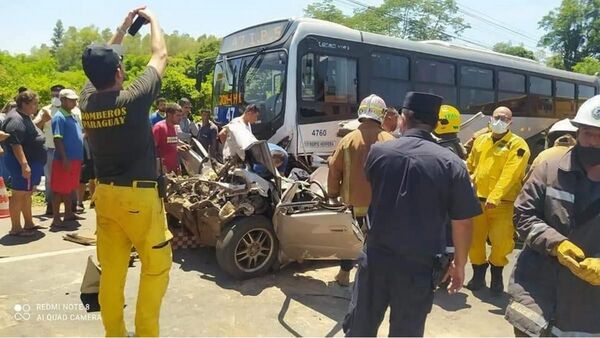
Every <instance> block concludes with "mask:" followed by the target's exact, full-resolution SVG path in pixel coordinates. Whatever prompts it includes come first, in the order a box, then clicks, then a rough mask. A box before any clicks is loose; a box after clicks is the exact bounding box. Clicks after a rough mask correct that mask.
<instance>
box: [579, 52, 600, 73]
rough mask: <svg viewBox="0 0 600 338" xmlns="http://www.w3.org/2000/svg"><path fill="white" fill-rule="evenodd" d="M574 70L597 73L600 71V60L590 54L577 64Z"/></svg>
mask: <svg viewBox="0 0 600 338" xmlns="http://www.w3.org/2000/svg"><path fill="white" fill-rule="evenodd" d="M573 71H574V72H577V73H581V74H588V75H596V74H598V73H600V60H598V59H596V58H593V57H590V56H588V57H586V58H584V59H583V60H582V61H580V62H578V63H577V64H575V66H573Z"/></svg>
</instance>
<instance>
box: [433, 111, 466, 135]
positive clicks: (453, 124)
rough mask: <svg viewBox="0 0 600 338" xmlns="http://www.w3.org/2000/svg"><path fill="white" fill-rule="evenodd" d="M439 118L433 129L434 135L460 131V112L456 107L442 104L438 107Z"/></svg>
mask: <svg viewBox="0 0 600 338" xmlns="http://www.w3.org/2000/svg"><path fill="white" fill-rule="evenodd" d="M439 116H440V118H439V120H438V123H437V126H436V127H435V130H434V131H433V132H434V133H435V134H436V135H443V134H451V133H458V132H459V131H460V112H459V111H458V109H456V108H454V107H452V106H449V105H446V104H444V105H442V106H441V107H440V115H439Z"/></svg>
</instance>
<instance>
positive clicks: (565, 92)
mask: <svg viewBox="0 0 600 338" xmlns="http://www.w3.org/2000/svg"><path fill="white" fill-rule="evenodd" d="M555 85H556V92H555V93H556V97H555V98H554V102H555V105H556V114H557V115H558V116H559V117H560V118H563V117H574V116H575V113H576V110H577V108H576V104H575V84H574V83H570V82H564V81H555Z"/></svg>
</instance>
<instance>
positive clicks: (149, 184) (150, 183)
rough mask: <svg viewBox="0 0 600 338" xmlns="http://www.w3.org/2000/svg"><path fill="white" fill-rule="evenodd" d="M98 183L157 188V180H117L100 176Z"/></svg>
mask: <svg viewBox="0 0 600 338" xmlns="http://www.w3.org/2000/svg"><path fill="white" fill-rule="evenodd" d="M97 181H98V183H100V184H106V185H114V186H117V187H133V188H157V187H158V182H156V181H117V180H110V179H103V178H98V179H97Z"/></svg>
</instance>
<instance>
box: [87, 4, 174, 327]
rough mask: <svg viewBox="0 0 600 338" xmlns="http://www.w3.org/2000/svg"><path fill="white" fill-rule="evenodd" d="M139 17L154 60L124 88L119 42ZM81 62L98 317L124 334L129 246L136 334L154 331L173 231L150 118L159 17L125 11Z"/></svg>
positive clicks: (163, 59) (160, 68)
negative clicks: (135, 284) (136, 278)
mask: <svg viewBox="0 0 600 338" xmlns="http://www.w3.org/2000/svg"><path fill="white" fill-rule="evenodd" d="M136 15H137V16H139V17H143V18H144V19H146V20H147V21H148V22H149V23H150V30H151V33H150V35H151V48H152V57H151V58H150V61H149V62H148V65H147V67H146V69H145V70H144V71H143V72H142V74H141V75H140V76H139V77H138V78H137V79H135V80H134V81H133V82H132V83H131V85H130V86H129V87H127V88H123V82H124V80H125V69H124V66H123V63H122V56H121V55H120V52H119V48H118V47H119V46H118V45H120V44H121V42H122V40H123V37H124V35H125V33H126V30H127V29H128V28H129V27H131V26H132V24H133V20H134V18H135V17H136ZM82 64H83V70H84V72H85V74H86V76H87V77H88V79H89V80H90V82H88V83H87V84H86V86H85V87H84V89H83V91H82V93H81V95H80V108H81V117H82V122H83V127H84V128H85V133H86V136H87V138H88V141H89V146H90V151H91V153H92V157H93V158H94V161H95V168H96V171H97V172H96V177H97V182H98V185H97V187H96V192H95V194H94V202H95V204H96V214H97V253H98V260H99V263H100V265H101V267H102V275H101V278H100V292H99V302H100V307H101V315H102V322H103V324H104V328H105V330H106V335H107V336H127V334H128V332H127V329H126V328H125V321H124V318H123V307H124V296H123V292H124V287H125V280H126V277H127V267H128V263H129V255H130V252H131V247H132V246H134V247H135V248H136V250H137V252H138V253H139V256H140V260H141V262H142V269H141V270H142V271H141V278H140V285H139V291H138V298H137V299H138V301H137V308H136V317H135V327H136V328H135V335H136V336H158V334H159V316H160V306H161V302H162V298H163V296H164V293H165V291H166V289H167V285H168V283H169V270H170V268H171V260H172V259H171V246H170V244H169V240H170V239H171V238H172V235H171V233H170V232H169V231H168V229H167V225H166V221H165V213H164V208H163V204H162V200H161V198H160V197H159V191H158V186H159V184H158V176H159V175H158V171H157V168H156V154H155V150H154V141H153V138H152V131H151V126H150V121H149V120H148V111H149V109H150V106H151V104H152V102H153V101H154V99H155V98H156V97H157V96H158V94H159V92H160V88H161V77H162V75H163V73H164V71H165V67H166V65H167V48H166V45H165V40H164V37H163V34H162V31H161V28H160V26H159V23H158V20H157V19H156V17H155V16H154V15H153V14H152V13H151V12H150V11H148V10H147V9H146V8H145V7H141V8H137V9H134V10H132V11H130V12H129V13H128V14H127V16H126V17H125V19H124V21H123V23H122V25H121V26H119V27H118V28H117V32H116V33H115V35H114V36H113V37H112V39H111V41H110V42H109V43H108V45H91V46H89V47H87V48H86V50H85V51H84V52H83V55H82Z"/></svg>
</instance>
